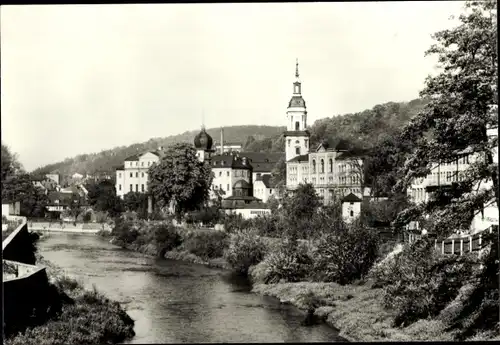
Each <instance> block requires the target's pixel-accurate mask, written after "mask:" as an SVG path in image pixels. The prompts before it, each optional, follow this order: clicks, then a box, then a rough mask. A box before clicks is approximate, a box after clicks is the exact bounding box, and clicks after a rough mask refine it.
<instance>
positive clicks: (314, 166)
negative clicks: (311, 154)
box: [313, 159, 316, 174]
mask: <svg viewBox="0 0 500 345" xmlns="http://www.w3.org/2000/svg"><path fill="white" fill-rule="evenodd" d="M315 173H316V161H315V160H314V159H313V174H315Z"/></svg>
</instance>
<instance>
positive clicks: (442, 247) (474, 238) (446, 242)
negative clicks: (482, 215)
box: [405, 225, 498, 255]
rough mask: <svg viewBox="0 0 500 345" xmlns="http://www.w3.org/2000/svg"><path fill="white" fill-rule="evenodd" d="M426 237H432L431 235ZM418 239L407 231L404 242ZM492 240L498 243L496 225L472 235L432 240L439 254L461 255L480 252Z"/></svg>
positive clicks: (419, 236) (417, 236) (420, 236)
mask: <svg viewBox="0 0 500 345" xmlns="http://www.w3.org/2000/svg"><path fill="white" fill-rule="evenodd" d="M428 236H429V237H431V238H432V237H433V236H432V234H429V235H428ZM420 238H422V235H421V234H418V233H415V232H411V231H409V232H407V233H406V234H405V242H408V243H413V242H415V241H417V240H419V239H420ZM493 240H496V241H498V225H492V226H490V227H489V228H488V229H486V230H483V231H481V232H478V233H476V234H474V235H469V236H464V237H454V238H445V239H434V248H435V249H436V250H437V251H439V252H440V253H441V254H455V255H463V254H465V253H470V252H475V251H478V250H481V249H483V248H484V247H486V246H487V245H488V243H489V242H491V241H493Z"/></svg>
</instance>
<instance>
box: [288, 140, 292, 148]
mask: <svg viewBox="0 0 500 345" xmlns="http://www.w3.org/2000/svg"><path fill="white" fill-rule="evenodd" d="M291 142H292V141H291V140H290V139H288V147H290V143H291Z"/></svg>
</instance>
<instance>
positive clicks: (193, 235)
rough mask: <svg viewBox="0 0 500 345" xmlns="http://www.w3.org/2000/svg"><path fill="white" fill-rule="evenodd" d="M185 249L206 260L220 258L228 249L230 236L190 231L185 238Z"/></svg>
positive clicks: (222, 233)
mask: <svg viewBox="0 0 500 345" xmlns="http://www.w3.org/2000/svg"><path fill="white" fill-rule="evenodd" d="M183 247H184V249H186V250H187V251H189V252H190V253H193V254H194V255H196V256H199V257H200V258H202V259H205V260H206V259H214V258H220V257H223V256H224V250H225V249H226V248H227V247H228V234H227V233H226V232H224V231H215V230H214V231H212V230H195V231H190V232H188V233H187V235H186V236H185V238H184V243H183Z"/></svg>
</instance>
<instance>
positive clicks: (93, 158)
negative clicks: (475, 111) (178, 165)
mask: <svg viewBox="0 0 500 345" xmlns="http://www.w3.org/2000/svg"><path fill="white" fill-rule="evenodd" d="M424 105H425V101H424V100H421V99H415V100H412V101H410V102H401V103H394V102H389V103H385V104H382V105H376V106H375V107H373V109H369V110H364V111H362V112H359V113H355V114H345V115H337V116H333V117H330V118H324V119H321V120H318V121H316V122H314V124H313V125H312V126H311V127H310V132H311V145H312V147H314V145H316V144H317V143H319V142H320V141H321V140H322V139H324V138H326V139H328V140H329V142H330V144H331V145H335V144H336V143H337V142H338V141H339V140H341V139H345V140H348V141H349V142H350V143H353V144H354V145H356V146H359V147H362V148H371V147H374V146H376V145H377V143H379V142H380V140H382V139H383V138H384V137H387V136H392V135H394V134H395V133H397V132H398V131H399V129H400V128H401V127H402V126H403V125H404V124H406V123H408V121H409V119H410V118H412V117H413V116H415V115H416V114H417V113H418V112H419V111H420V110H421V109H422V107H423V106H424ZM284 130H285V127H276V126H253V125H248V126H231V127H224V140H225V141H228V142H241V143H242V144H243V145H244V150H245V151H250V152H284V148H285V140H284V138H283V135H282V133H283V131H284ZM198 132H199V129H196V130H192V131H187V132H184V133H182V134H178V135H173V136H169V137H165V138H152V139H150V140H149V141H147V142H144V143H136V144H133V145H130V146H121V147H115V148H113V149H110V150H105V151H102V152H99V153H92V154H82V155H78V156H76V157H73V158H67V159H66V160H64V161H62V162H57V163H53V164H49V165H46V166H43V167H41V168H38V169H36V170H35V171H34V172H35V173H39V174H45V173H49V172H52V171H58V172H59V173H60V174H63V175H71V174H73V173H75V172H78V173H82V174H83V173H88V174H94V173H96V172H108V173H113V172H114V169H115V168H116V167H117V166H120V165H121V164H123V160H124V159H125V158H126V157H128V156H131V155H133V154H135V153H137V152H142V151H147V150H156V149H157V148H158V147H159V146H168V145H170V144H173V143H177V142H187V143H192V141H193V138H194V136H195V135H196V134H197V133H198ZM207 132H208V133H209V134H210V135H211V136H212V138H213V139H214V140H215V141H217V142H219V140H220V128H211V129H208V130H207Z"/></svg>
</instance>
